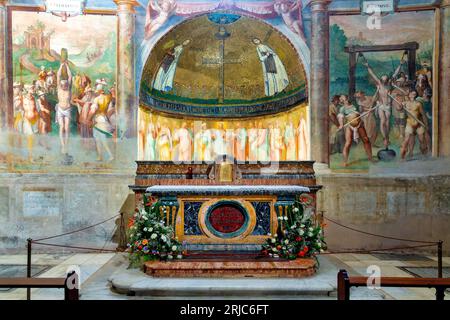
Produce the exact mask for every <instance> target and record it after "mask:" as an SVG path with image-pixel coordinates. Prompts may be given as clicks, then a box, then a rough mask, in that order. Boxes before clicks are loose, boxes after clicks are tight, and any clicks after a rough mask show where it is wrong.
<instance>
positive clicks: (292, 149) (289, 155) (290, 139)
mask: <svg viewBox="0 0 450 320" xmlns="http://www.w3.org/2000/svg"><path fill="white" fill-rule="evenodd" d="M284 144H285V145H286V161H295V160H297V155H296V153H297V150H296V143H295V130H294V125H293V124H292V122H291V121H289V122H288V123H286V128H285V129H284Z"/></svg>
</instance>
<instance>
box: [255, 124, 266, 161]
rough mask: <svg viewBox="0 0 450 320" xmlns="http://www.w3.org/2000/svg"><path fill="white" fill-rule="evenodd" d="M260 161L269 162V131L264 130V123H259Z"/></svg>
mask: <svg viewBox="0 0 450 320" xmlns="http://www.w3.org/2000/svg"><path fill="white" fill-rule="evenodd" d="M257 132H258V139H257V146H258V161H269V130H268V129H267V128H264V126H263V123H262V121H259V122H258V131H257Z"/></svg>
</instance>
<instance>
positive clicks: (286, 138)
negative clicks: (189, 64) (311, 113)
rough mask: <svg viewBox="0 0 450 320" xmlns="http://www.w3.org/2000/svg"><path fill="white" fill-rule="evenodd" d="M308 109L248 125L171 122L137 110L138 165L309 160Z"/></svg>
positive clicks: (250, 120) (244, 121) (214, 121)
mask: <svg viewBox="0 0 450 320" xmlns="http://www.w3.org/2000/svg"><path fill="white" fill-rule="evenodd" d="M307 112H308V111H307V106H306V105H304V104H303V105H299V106H297V107H294V108H293V109H292V110H290V111H288V112H284V113H281V114H277V115H275V116H271V117H270V118H269V117H253V118H246V119H214V118H205V119H200V118H192V117H181V118H174V117H173V116H170V115H164V114H160V113H157V112H156V113H155V112H152V111H151V110H148V109H147V108H145V107H141V108H140V110H139V128H138V150H139V151H138V159H139V160H146V161H181V162H191V161H195V162H202V161H205V162H213V161H215V159H216V158H217V157H218V156H220V155H225V154H226V155H230V156H232V157H234V158H235V159H237V160H239V161H251V162H256V161H262V162H270V161H274V162H278V161H296V160H308V159H309V152H308V150H309V143H310V142H309V133H308V132H309V122H308V113H307Z"/></svg>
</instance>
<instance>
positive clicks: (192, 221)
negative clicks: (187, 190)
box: [184, 202, 203, 236]
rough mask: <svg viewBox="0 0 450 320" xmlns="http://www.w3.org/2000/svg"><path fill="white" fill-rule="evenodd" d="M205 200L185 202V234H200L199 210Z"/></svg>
mask: <svg viewBox="0 0 450 320" xmlns="http://www.w3.org/2000/svg"><path fill="white" fill-rule="evenodd" d="M202 203H203V202H185V203H184V234H185V235H189V236H200V235H202V232H201V231H200V226H199V225H198V212H199V211H200V207H201V206H202Z"/></svg>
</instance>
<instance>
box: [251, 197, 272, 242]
mask: <svg viewBox="0 0 450 320" xmlns="http://www.w3.org/2000/svg"><path fill="white" fill-rule="evenodd" d="M252 206H253V208H255V213H256V226H255V229H254V230H253V233H252V235H254V236H263V235H267V234H268V233H269V232H270V202H252Z"/></svg>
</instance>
